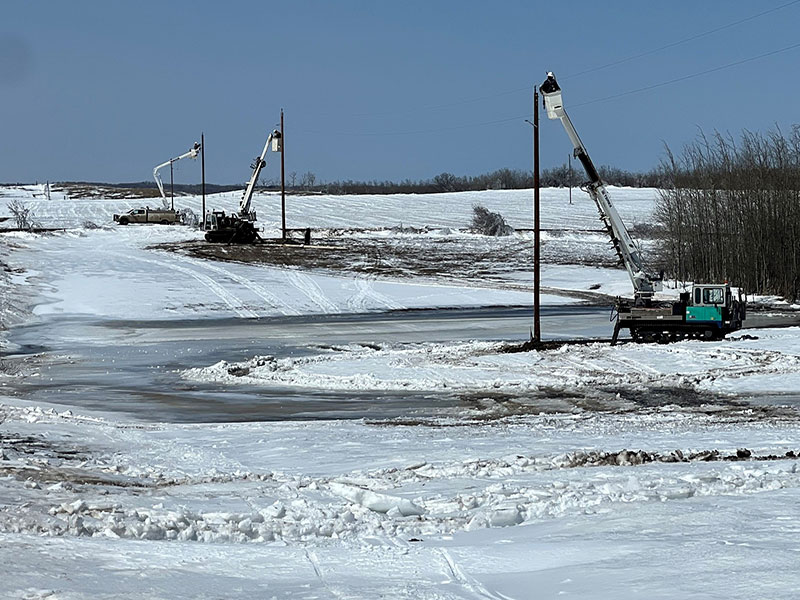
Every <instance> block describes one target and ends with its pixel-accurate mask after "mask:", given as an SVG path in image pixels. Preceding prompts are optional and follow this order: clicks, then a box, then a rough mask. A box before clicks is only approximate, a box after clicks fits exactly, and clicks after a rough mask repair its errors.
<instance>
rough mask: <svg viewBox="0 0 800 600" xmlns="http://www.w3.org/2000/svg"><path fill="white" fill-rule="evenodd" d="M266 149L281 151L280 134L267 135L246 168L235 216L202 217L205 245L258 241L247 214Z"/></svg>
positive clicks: (251, 217) (251, 213)
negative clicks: (243, 184)
mask: <svg viewBox="0 0 800 600" xmlns="http://www.w3.org/2000/svg"><path fill="white" fill-rule="evenodd" d="M270 149H271V150H272V151H273V152H282V151H283V145H282V139H281V132H280V131H278V130H277V129H276V130H274V131H273V132H272V133H270V134H269V137H267V142H266V143H265V144H264V149H263V150H262V151H261V155H260V156H258V157H256V158H255V159H254V160H253V164H251V165H250V168H251V169H253V172H252V174H251V175H250V181H249V182H248V183H247V187H246V188H245V190H244V193H243V194H242V199H241V200H240V201H239V212H237V213H231V214H230V215H226V214H225V211H222V210H220V211H213V212H212V213H210V214H208V215H206V219H205V224H204V228H205V229H206V236H205V237H206V241H207V242H215V243H228V244H252V243H254V242H256V241H257V240H259V239H261V238H260V236H259V235H258V230H257V229H256V226H255V221H256V212H255V211H251V210H250V206H251V204H252V202H253V193H254V192H255V190H256V183H258V176H259V175H260V174H261V170H262V169H263V168H264V167H265V166H266V165H267V161H266V156H267V151H268V150H270Z"/></svg>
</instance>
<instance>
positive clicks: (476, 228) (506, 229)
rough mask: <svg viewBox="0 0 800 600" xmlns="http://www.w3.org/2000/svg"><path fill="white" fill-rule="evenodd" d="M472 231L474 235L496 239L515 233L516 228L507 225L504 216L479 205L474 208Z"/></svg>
mask: <svg viewBox="0 0 800 600" xmlns="http://www.w3.org/2000/svg"><path fill="white" fill-rule="evenodd" d="M470 229H471V230H472V231H473V232H474V233H480V234H482V235H491V236H495V237H496V236H503V235H511V234H512V233H514V228H513V227H511V225H509V224H508V223H506V220H505V219H504V218H503V217H502V215H500V214H499V213H493V212H491V211H490V210H489V209H487V208H486V207H484V206H479V205H475V206H473V207H472V226H471V227H470Z"/></svg>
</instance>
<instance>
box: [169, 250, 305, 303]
mask: <svg viewBox="0 0 800 600" xmlns="http://www.w3.org/2000/svg"><path fill="white" fill-rule="evenodd" d="M175 258H176V259H177V260H180V261H182V262H185V263H189V264H191V265H194V266H196V267H201V268H203V269H207V270H209V271H213V272H215V273H220V274H222V275H223V276H225V277H227V278H228V279H232V280H233V281H235V282H237V283H240V284H241V285H243V286H244V287H245V288H247V289H248V290H250V291H251V292H253V293H254V294H255V295H256V296H258V297H259V298H261V299H262V300H264V301H265V302H267V303H269V304H270V305H271V306H272V307H273V308H276V309H277V310H278V311H279V312H280V313H281V314H283V315H299V314H301V313H300V311H299V310H297V309H296V308H293V307H292V306H290V305H289V304H288V303H287V302H285V301H283V300H281V299H280V298H278V296H276V295H275V294H273V293H272V292H270V291H269V290H267V289H266V288H265V287H264V286H262V285H261V284H259V283H256V282H254V281H253V280H251V279H247V278H246V277H243V276H242V275H237V274H236V273H233V272H231V271H229V270H228V269H223V268H222V267H219V266H216V265H212V264H208V263H206V262H203V261H199V260H194V259H191V258H188V257H185V256H180V255H178V256H176V257H175Z"/></svg>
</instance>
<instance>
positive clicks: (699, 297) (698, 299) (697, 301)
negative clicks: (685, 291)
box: [694, 288, 703, 306]
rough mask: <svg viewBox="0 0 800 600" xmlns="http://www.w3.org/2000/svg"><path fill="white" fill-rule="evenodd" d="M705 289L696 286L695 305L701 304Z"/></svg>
mask: <svg viewBox="0 0 800 600" xmlns="http://www.w3.org/2000/svg"><path fill="white" fill-rule="evenodd" d="M702 294H703V290H701V289H700V288H694V305H695V306H700V304H701V300H702V298H703V297H702Z"/></svg>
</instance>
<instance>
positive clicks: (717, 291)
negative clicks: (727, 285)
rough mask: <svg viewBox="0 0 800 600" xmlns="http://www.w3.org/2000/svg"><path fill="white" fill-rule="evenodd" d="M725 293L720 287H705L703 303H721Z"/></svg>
mask: <svg viewBox="0 0 800 600" xmlns="http://www.w3.org/2000/svg"><path fill="white" fill-rule="evenodd" d="M724 299H725V294H724V292H723V291H722V288H705V289H704V290H703V304H722V303H723V301H724Z"/></svg>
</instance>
